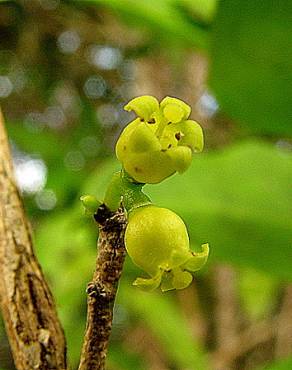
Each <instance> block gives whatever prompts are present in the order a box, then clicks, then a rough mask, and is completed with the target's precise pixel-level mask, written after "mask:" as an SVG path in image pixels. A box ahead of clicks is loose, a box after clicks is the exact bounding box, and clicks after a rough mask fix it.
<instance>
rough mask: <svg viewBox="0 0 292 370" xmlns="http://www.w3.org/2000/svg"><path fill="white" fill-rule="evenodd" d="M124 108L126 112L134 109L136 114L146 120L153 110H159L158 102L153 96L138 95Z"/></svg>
mask: <svg viewBox="0 0 292 370" xmlns="http://www.w3.org/2000/svg"><path fill="white" fill-rule="evenodd" d="M124 109H125V110H126V111H128V112H130V111H134V112H135V113H136V114H137V116H139V117H140V118H142V119H144V120H146V121H147V120H149V119H150V117H151V115H152V114H153V113H154V112H155V111H157V110H159V103H158V100H157V99H156V98H154V97H153V96H149V95H144V96H138V97H137V98H134V99H132V100H131V101H130V102H129V103H128V104H127V105H125V107H124Z"/></svg>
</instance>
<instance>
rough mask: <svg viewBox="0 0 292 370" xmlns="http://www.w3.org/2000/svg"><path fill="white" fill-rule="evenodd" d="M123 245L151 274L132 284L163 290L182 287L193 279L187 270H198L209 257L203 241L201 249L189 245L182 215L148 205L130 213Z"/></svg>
mask: <svg viewBox="0 0 292 370" xmlns="http://www.w3.org/2000/svg"><path fill="white" fill-rule="evenodd" d="M125 245H126V249H127V252H128V254H129V256H130V257H131V259H132V260H133V262H134V263H135V264H136V265H137V266H139V267H140V268H141V269H143V270H144V271H145V272H147V273H148V274H149V275H150V278H149V279H144V278H138V279H136V280H135V282H134V285H136V286H138V287H141V288H143V289H145V290H153V289H155V288H157V287H158V286H159V285H160V284H161V289H162V291H167V290H171V289H183V288H185V287H187V286H188V285H189V284H190V283H191V282H192V275H191V273H190V272H189V271H197V270H199V269H200V268H201V267H202V266H203V265H204V264H205V262H206V260H207V258H208V253H209V248H208V245H207V244H205V245H204V246H203V250H202V252H201V253H194V252H192V251H191V250H190V248H189V237H188V232H187V229H186V226H185V224H184V222H183V221H182V219H181V218H180V217H179V216H178V215H176V214H175V213H174V212H172V211H170V210H169V209H166V208H159V207H156V206H153V205H147V206H143V207H139V208H136V209H135V210H133V211H132V212H130V215H129V221H128V226H127V228H126V233H125Z"/></svg>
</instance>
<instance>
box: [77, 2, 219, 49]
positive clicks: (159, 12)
mask: <svg viewBox="0 0 292 370" xmlns="http://www.w3.org/2000/svg"><path fill="white" fill-rule="evenodd" d="M75 1H76V0H75ZM76 2H79V3H81V2H80V0H79V1H76ZM84 3H87V4H90V3H92V4H95V5H103V6H106V7H109V8H111V9H113V10H114V11H116V12H117V13H118V15H120V16H121V15H122V16H125V17H126V19H127V25H128V24H129V23H132V24H133V23H134V24H136V25H139V26H140V27H141V26H142V27H143V28H144V29H145V28H146V29H147V30H148V31H150V32H151V33H152V36H153V37H154V38H155V39H156V40H159V39H163V40H166V37H167V40H168V41H167V42H168V44H167V45H169V43H170V42H179V44H180V45H185V46H195V47H199V48H206V47H207V44H208V41H209V40H208V33H207V32H206V31H205V30H203V28H201V27H200V26H198V25H197V24H196V23H195V22H193V23H191V22H189V21H188V19H187V17H184V16H183V15H182V14H181V12H180V11H179V9H178V8H177V6H176V5H177V4H176V2H173V1H172V0H171V1H169V0H168V1H166V0H147V1H136V0H86V1H82V4H84ZM211 12H212V4H211V6H210V13H211ZM203 13H204V12H201V14H202V15H203ZM208 15H209V12H208ZM157 33H158V35H157ZM157 36H158V37H157Z"/></svg>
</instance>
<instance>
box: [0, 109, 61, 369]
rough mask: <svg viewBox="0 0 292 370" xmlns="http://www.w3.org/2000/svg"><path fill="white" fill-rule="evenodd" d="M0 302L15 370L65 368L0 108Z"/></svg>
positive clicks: (58, 328) (57, 327) (53, 310)
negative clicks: (16, 182)
mask: <svg viewBox="0 0 292 370" xmlns="http://www.w3.org/2000/svg"><path fill="white" fill-rule="evenodd" d="M0 276H1V279H0V307H1V311H2V315H3V318H4V322H5V327H6V331H7V335H8V338H9V342H10V346H11V349H12V353H13V357H14V362H15V365H16V368H17V369H18V370H28V369H46V370H48V369H50V370H53V369H56V370H64V369H67V365H66V343H65V338H64V333H63V329H62V327H61V324H60V322H59V320H58V317H57V312H56V308H55V304H54V301H53V297H52V294H51V292H50V289H49V287H48V285H47V283H46V281H45V278H44V275H43V273H42V270H41V267H40V265H39V263H38V261H37V259H36V256H35V254H34V251H33V245H32V236H31V231H30V226H29V224H28V221H27V219H26V217H25V213H24V209H23V204H22V200H21V197H20V195H19V193H18V190H17V187H16V185H15V182H14V178H13V170H12V163H11V155H10V151H9V145H8V140H7V136H6V133H5V129H4V123H3V118H2V115H1V112H0Z"/></svg>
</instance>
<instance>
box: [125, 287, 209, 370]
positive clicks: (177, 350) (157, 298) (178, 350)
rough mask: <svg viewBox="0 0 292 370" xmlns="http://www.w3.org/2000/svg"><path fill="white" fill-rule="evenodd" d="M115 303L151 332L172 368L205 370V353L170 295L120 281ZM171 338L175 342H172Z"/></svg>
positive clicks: (206, 367)
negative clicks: (146, 290) (140, 321)
mask: <svg viewBox="0 0 292 370" xmlns="http://www.w3.org/2000/svg"><path fill="white" fill-rule="evenodd" d="M118 301H120V303H121V304H123V305H124V306H125V307H126V308H127V309H128V310H129V312H130V314H131V315H132V316H133V317H136V319H138V320H142V322H143V323H146V324H147V326H148V327H149V328H150V329H151V331H152V332H153V334H154V335H155V337H156V338H157V339H158V340H159V342H160V343H161V344H162V345H163V348H164V350H165V352H166V354H167V356H168V358H169V360H170V362H171V363H172V364H173V366H174V367H175V368H178V369H198V370H207V369H208V368H209V367H208V366H207V362H206V358H205V354H204V353H203V352H202V349H201V347H200V345H199V344H198V343H197V342H196V341H195V338H193V336H192V334H191V331H190V328H189V326H188V324H187V322H186V321H185V319H184V318H183V315H182V313H181V312H180V311H179V309H178V307H177V306H176V304H175V302H174V301H173V300H172V299H171V296H169V297H167V296H166V295H165V293H164V295H162V294H161V293H145V292H142V291H140V290H138V289H137V288H135V287H131V283H130V282H124V284H122V286H121V289H120V291H119V296H118ZM174 338H175V340H174Z"/></svg>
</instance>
